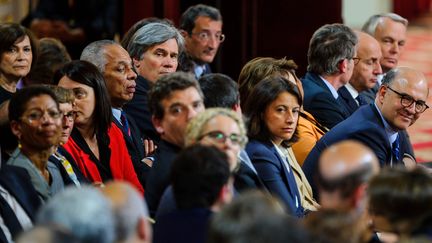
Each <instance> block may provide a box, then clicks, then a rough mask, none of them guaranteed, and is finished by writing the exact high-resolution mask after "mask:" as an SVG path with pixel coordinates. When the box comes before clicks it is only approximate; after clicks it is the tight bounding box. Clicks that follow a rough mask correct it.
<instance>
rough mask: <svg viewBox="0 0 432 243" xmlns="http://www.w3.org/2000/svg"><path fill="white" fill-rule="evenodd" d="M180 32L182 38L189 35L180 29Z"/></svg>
mask: <svg viewBox="0 0 432 243" xmlns="http://www.w3.org/2000/svg"><path fill="white" fill-rule="evenodd" d="M180 34H181V35H182V36H183V38H186V37H188V36H189V34H188V32H186V31H185V30H180Z"/></svg>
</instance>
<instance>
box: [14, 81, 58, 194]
mask: <svg viewBox="0 0 432 243" xmlns="http://www.w3.org/2000/svg"><path fill="white" fill-rule="evenodd" d="M61 115H62V114H61V113H60V110H59V103H58V100H57V97H56V96H55V94H54V93H53V92H52V91H51V90H50V89H48V88H46V87H40V86H34V87H28V88H24V89H21V90H19V91H17V93H15V95H14V96H13V97H12V99H11V100H10V103H9V121H10V125H11V130H12V132H13V133H14V135H15V136H16V137H17V138H18V143H19V146H18V148H16V149H15V151H14V152H13V153H12V154H11V157H10V158H9V160H8V161H7V162H6V163H7V164H8V165H14V166H18V167H22V168H24V169H26V170H27V172H28V173H29V175H30V178H31V182H32V184H33V186H34V187H35V189H36V191H37V192H38V193H39V196H40V197H41V199H43V200H48V199H49V198H50V197H52V196H53V195H54V194H55V193H58V192H60V191H62V190H63V188H64V186H65V180H64V179H63V177H62V172H60V171H61V170H63V171H65V168H64V167H63V166H61V167H57V166H56V164H54V163H52V162H50V161H49V160H48V158H49V157H50V156H51V154H53V153H54V151H55V148H56V146H57V145H58V143H59V138H60V135H61ZM65 174H66V173H63V175H65Z"/></svg>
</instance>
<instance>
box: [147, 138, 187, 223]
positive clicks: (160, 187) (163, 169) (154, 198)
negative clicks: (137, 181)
mask: <svg viewBox="0 0 432 243" xmlns="http://www.w3.org/2000/svg"><path fill="white" fill-rule="evenodd" d="M180 150H181V148H179V147H177V146H176V145H174V144H171V143H169V142H167V141H165V140H161V142H160V143H159V147H158V148H157V149H156V153H155V156H154V163H153V167H152V169H151V171H150V173H149V177H148V178H147V182H146V189H145V193H144V198H145V200H146V201H147V205H148V207H149V211H150V215H151V216H154V215H155V214H156V210H157V208H158V205H159V201H160V199H161V197H162V194H163V193H164V191H165V189H166V188H167V187H168V185H169V183H170V178H169V177H170V172H171V165H172V163H173V161H174V159H175V157H176V156H177V154H178V153H179V152H180Z"/></svg>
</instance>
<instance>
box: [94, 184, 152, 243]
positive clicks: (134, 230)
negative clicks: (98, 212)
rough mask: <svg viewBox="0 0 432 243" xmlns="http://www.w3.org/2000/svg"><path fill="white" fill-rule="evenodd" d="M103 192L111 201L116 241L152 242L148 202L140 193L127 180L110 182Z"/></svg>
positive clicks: (124, 242) (123, 242) (122, 242)
mask: <svg viewBox="0 0 432 243" xmlns="http://www.w3.org/2000/svg"><path fill="white" fill-rule="evenodd" d="M102 193H103V194H104V195H105V196H106V197H107V198H108V199H109V200H110V201H111V204H112V208H113V213H114V218H115V221H116V222H115V223H116V224H115V232H116V237H117V238H116V242H121V243H126V242H136V243H138V242H142V243H150V242H152V228H151V226H150V224H149V214H148V210H147V204H146V202H145V201H144V199H143V197H142V196H141V195H140V193H139V192H138V191H137V190H136V189H135V188H134V187H133V186H131V185H130V184H128V183H126V182H110V183H108V184H106V185H105V187H104V188H102Z"/></svg>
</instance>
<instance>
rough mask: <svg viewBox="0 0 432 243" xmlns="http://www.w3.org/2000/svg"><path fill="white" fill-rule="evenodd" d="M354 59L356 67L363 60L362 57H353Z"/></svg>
mask: <svg viewBox="0 0 432 243" xmlns="http://www.w3.org/2000/svg"><path fill="white" fill-rule="evenodd" d="M352 59H353V61H354V65H357V64H358V63H359V62H360V60H361V58H360V57H353V58H352Z"/></svg>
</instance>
